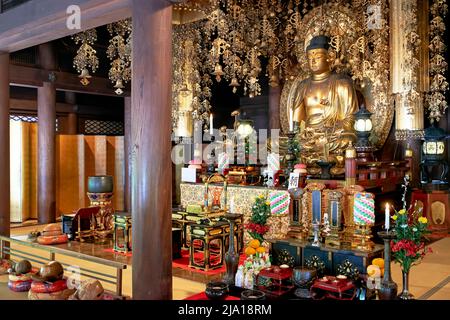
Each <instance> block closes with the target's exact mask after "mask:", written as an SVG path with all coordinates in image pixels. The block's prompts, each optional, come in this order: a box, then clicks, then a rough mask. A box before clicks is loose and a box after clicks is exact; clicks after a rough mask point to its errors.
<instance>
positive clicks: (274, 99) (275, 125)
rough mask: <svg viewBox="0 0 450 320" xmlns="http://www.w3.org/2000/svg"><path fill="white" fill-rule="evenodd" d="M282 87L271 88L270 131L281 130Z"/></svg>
mask: <svg viewBox="0 0 450 320" xmlns="http://www.w3.org/2000/svg"><path fill="white" fill-rule="evenodd" d="M280 99H281V87H280V85H279V86H278V87H272V86H269V127H270V128H269V129H281V125H280Z"/></svg>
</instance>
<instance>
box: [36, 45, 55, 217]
mask: <svg viewBox="0 0 450 320" xmlns="http://www.w3.org/2000/svg"><path fill="white" fill-rule="evenodd" d="M39 63H40V65H41V67H42V68H43V69H45V70H47V71H49V74H50V72H51V71H52V70H55V69H56V57H55V51H54V50H53V46H52V44H51V43H44V44H41V45H39ZM37 102H38V220H39V222H40V223H51V222H55V220H56V161H55V159H56V158H55V147H56V89H55V86H54V85H53V83H51V82H44V83H43V86H42V87H39V88H38V99H37Z"/></svg>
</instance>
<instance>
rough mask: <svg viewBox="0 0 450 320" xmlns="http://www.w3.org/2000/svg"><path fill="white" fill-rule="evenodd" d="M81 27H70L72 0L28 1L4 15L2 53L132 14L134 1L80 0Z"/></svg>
mask: <svg viewBox="0 0 450 320" xmlns="http://www.w3.org/2000/svg"><path fill="white" fill-rule="evenodd" d="M76 2H77V3H76V4H77V5H78V6H80V9H81V30H71V29H69V28H67V19H68V18H69V17H70V14H67V12H66V11H67V8H68V7H69V6H71V5H73V4H74V1H73V0H58V1H54V0H39V1H30V2H26V3H24V4H23V5H21V6H18V7H16V8H14V9H12V10H9V11H6V12H4V13H2V14H1V19H0V52H14V51H18V50H21V49H25V48H29V47H32V46H36V45H39V44H41V43H46V42H50V41H53V40H56V39H60V38H63V37H66V36H70V35H72V34H75V33H78V32H80V31H83V30H88V29H92V28H96V27H99V26H102V25H105V24H108V23H112V22H115V21H119V20H121V19H125V18H129V17H131V0H78V1H76Z"/></svg>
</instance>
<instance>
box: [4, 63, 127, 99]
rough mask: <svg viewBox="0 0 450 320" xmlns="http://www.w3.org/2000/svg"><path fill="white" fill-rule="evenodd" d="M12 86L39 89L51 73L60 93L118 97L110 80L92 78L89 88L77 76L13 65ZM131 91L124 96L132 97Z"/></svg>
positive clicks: (10, 68)
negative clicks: (70, 92)
mask: <svg viewBox="0 0 450 320" xmlns="http://www.w3.org/2000/svg"><path fill="white" fill-rule="evenodd" d="M9 72H10V80H9V81H10V85H14V86H19V87H32V88H38V87H41V86H42V85H43V82H45V81H49V76H50V74H51V73H53V74H54V76H55V81H54V85H55V87H56V89H57V90H60V91H73V92H79V93H87V94H97V95H105V96H117V95H116V94H115V93H114V90H115V89H114V88H113V85H112V83H111V82H110V81H109V79H106V78H101V77H92V78H91V79H90V82H91V83H90V84H89V85H88V86H83V85H82V84H81V83H80V78H78V76H77V75H76V74H72V73H68V72H60V71H46V70H43V69H39V68H33V67H25V66H19V65H13V64H11V65H10V66H9ZM130 95H131V92H130V91H129V90H124V94H123V96H130Z"/></svg>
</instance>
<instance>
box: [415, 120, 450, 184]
mask: <svg viewBox="0 0 450 320" xmlns="http://www.w3.org/2000/svg"><path fill="white" fill-rule="evenodd" d="M448 137H449V135H448V134H447V133H446V132H445V131H444V130H443V129H441V128H437V127H435V126H431V127H429V128H427V129H425V136H424V143H423V147H422V162H421V163H420V168H421V175H422V176H421V182H422V184H428V183H430V182H431V184H433V185H447V173H448V164H447V162H446V161H445V140H446V139H447V138H448ZM435 167H438V168H440V173H439V176H438V177H437V179H433V168H435ZM435 172H436V171H435Z"/></svg>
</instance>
